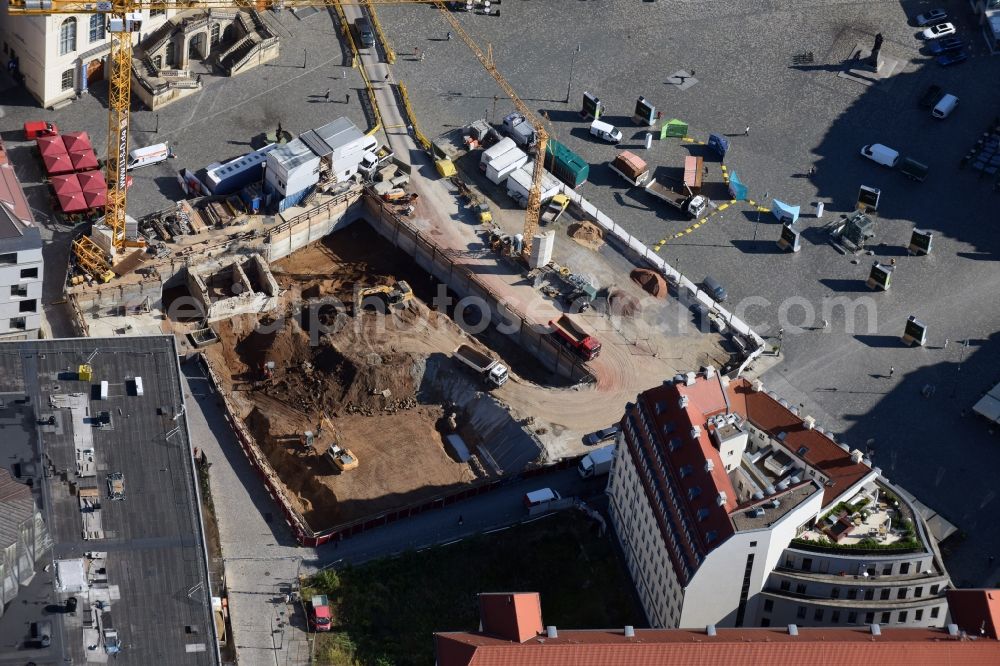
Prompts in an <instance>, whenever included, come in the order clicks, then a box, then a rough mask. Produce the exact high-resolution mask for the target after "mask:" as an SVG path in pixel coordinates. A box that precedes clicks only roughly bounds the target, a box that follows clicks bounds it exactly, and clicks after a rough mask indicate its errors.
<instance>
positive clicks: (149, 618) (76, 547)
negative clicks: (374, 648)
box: [0, 336, 219, 665]
mask: <svg viewBox="0 0 1000 666" xmlns="http://www.w3.org/2000/svg"><path fill="white" fill-rule="evenodd" d="M86 362H89V363H90V365H91V366H92V368H93V378H92V380H91V381H81V380H80V379H79V378H78V376H77V369H78V367H79V365H80V364H82V363H86ZM136 376H139V377H142V383H143V395H142V396H138V395H136V391H135V390H134V384H133V382H132V381H131V379H132V378H134V377H136ZM102 381H106V382H108V391H107V399H101V391H100V384H101V382H102ZM0 391H2V393H0V399H2V400H4V402H5V404H7V405H10V404H12V403H17V402H19V403H20V404H21V405H23V408H24V411H25V417H26V418H25V419H24V422H25V423H31V424H33V425H34V430H35V434H36V436H37V441H38V442H39V445H38V446H39V448H40V449H41V455H40V456H39V455H38V453H37V451H38V450H37V449H35V451H34V452H33V453H32V457H33V459H34V461H35V462H36V467H37V469H38V475H39V478H37V479H36V480H35V487H36V489H39V491H40V492H41V504H42V505H43V507H44V509H43V518H44V520H45V523H46V526H47V529H48V532H49V534H50V536H51V539H52V551H51V553H50V554H48V555H46V556H44V557H43V558H42V560H41V561H40V563H39V564H40V565H41V564H44V563H45V562H46V561H50V560H64V559H75V558H84V557H85V556H86V554H87V553H95V552H98V553H99V552H104V553H106V557H105V559H104V560H103V562H100V563H99V564H95V568H94V570H92V571H91V577H92V578H97V579H100V578H105V577H106V579H107V583H106V586H104V585H102V584H101V583H100V582H99V581H93V580H92V582H91V589H90V593H89V597H88V593H87V592H83V593H77V594H76V596H77V597H78V599H79V606H78V611H77V613H76V614H75V615H71V614H52V615H49V616H47V619H50V620H52V621H54V622H56V623H59V624H61V628H62V630H61V632H60V631H59V630H56V632H55V633H56V634H57V635H58V638H59V639H61V640H57V637H56V636H54V637H53V649H56V650H57V653H56V654H54V655H52V656H55V657H58V658H61V659H62V660H68V661H72V663H86V662H87V661H88V656H90V657H91V658H93V657H94V652H93V651H88V649H87V642H88V641H89V640H90V639H89V638H87V639H85V633H84V632H85V628H84V627H85V624H84V619H85V618H88V617H90V613H91V609H92V608H94V607H95V606H94V601H95V599H97V598H100V599H109V600H110V607H109V608H105V609H104V610H103V612H100V611H99V612H100V622H102V624H103V626H104V627H113V628H115V629H117V630H118V633H119V637H120V639H121V642H122V651H121V652H120V653H119V654H118V656H117V659H116V662H117V663H125V664H129V663H132V664H211V665H214V664H218V663H219V659H218V656H217V655H218V653H217V648H216V645H217V642H216V639H215V630H214V623H213V621H212V612H211V598H210V591H209V590H210V587H209V580H208V571H207V563H206V559H205V558H206V555H205V544H204V539H203V534H202V525H201V519H200V511H199V505H198V499H197V490H196V486H195V479H196V475H195V469H194V464H193V460H192V456H191V443H190V440H189V435H188V431H187V423H186V420H185V418H184V416H183V404H184V403H183V393H182V390H181V384H180V377H179V372H178V366H177V352H176V348H175V346H174V340H173V338H172V337H171V336H152V337H121V338H108V339H95V338H79V339H66V340H45V341H27V342H6V343H0ZM74 393H75V394H83V395H84V396H86V399H85V402H86V404H87V408H86V412H89V415H87V414H86V412H84V413H83V414H81V415H80V416H79V418H76V419H75V418H74V417H73V414H72V413H71V410H70V409H68V408H58V407H53V403H52V398H53V397H54V396H62V398H57V401H59V402H62V403H66V402H67V396H68V395H70V394H74ZM102 412H107V413H108V414H109V415H110V420H111V424H110V428H107V427H98V423H97V419H98V418H99V417H100V415H101V413H102ZM78 414H80V413H79V412H78ZM50 417H54V422H48V419H49V418H50ZM175 417H176V418H175ZM80 421H82V422H80ZM39 422H41V425H35V424H38V423H39ZM81 428H83V429H86V430H87V431H89V432H88V434H89V435H90V437H89V438H88V437H80V436H79V434H80V433H77V435H78V436H77V437H76V438H74V430H77V429H81ZM90 441H92V442H93V443H92V444H89V443H88V442H90ZM74 442H76V444H75V443H74ZM81 446H92V447H93V452H92V455H93V458H94V462H93V465H92V467H93V469H94V470H96V474H94V475H92V476H82V477H81V476H78V475H77V462H78V452H77V448H78V447H81ZM115 472H121V473H122V475H123V476H124V481H125V500H124V501H113V500H110V499H109V498H108V475H109V474H112V473H115ZM90 488H93V489H96V492H97V495H98V497H99V499H100V505H101V506H100V511H101V516H100V517H101V524H102V526H103V530H104V534H103V537H104V538H96V539H90V540H84V539H83V535H82V530H83V520H82V515H81V513H80V497H79V496H80V494H81V492H83V493H85V492H86V490H87V489H90ZM98 566H100V567H103V568H104V571H100V570H99V569H97V568H96V567H98ZM67 596H69V595H68V594H58V595H56V597H55V600H61V599H64V598H65V597H67ZM0 626H2V618H0ZM58 650H61V652H62V654H61V655H59V654H58ZM101 656H103V651H102V655H101Z"/></svg>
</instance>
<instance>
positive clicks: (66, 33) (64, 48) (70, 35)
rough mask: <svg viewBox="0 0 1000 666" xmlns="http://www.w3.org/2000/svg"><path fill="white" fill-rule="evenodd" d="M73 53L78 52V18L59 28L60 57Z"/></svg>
mask: <svg viewBox="0 0 1000 666" xmlns="http://www.w3.org/2000/svg"><path fill="white" fill-rule="evenodd" d="M73 51H76V17H74V16H70V17H69V18H68V19H66V20H65V21H63V22H62V25H60V26H59V55H66V54H67V53H72V52H73ZM63 76H64V78H65V75H63ZM63 90H65V88H63Z"/></svg>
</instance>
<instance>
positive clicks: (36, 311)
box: [0, 141, 43, 340]
mask: <svg viewBox="0 0 1000 666" xmlns="http://www.w3.org/2000/svg"><path fill="white" fill-rule="evenodd" d="M42 269H43V266H42V237H41V234H40V233H39V231H38V227H37V226H35V223H34V220H33V219H32V216H31V209H30V207H29V206H28V201H27V199H26V198H25V196H24V191H23V190H22V189H21V184H20V182H18V180H17V176H16V175H15V173H14V167H13V166H12V165H11V164H10V163H9V162H8V161H7V154H6V152H5V151H4V147H3V142H2V141H0V340H26V339H34V338H37V337H38V331H39V329H40V328H41V325H42V306H41V303H42V272H43V270H42Z"/></svg>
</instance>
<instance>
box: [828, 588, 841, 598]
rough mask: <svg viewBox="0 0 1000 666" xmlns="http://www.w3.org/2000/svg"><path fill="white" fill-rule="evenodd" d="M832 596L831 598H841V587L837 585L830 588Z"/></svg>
mask: <svg viewBox="0 0 1000 666" xmlns="http://www.w3.org/2000/svg"><path fill="white" fill-rule="evenodd" d="M830 598H831V599H839V598H840V588H839V587H835V588H833V589H832V590H830Z"/></svg>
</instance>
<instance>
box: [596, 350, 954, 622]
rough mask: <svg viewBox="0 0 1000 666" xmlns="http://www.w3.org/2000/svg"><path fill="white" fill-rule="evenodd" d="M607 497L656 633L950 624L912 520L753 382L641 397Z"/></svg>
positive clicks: (692, 385)
mask: <svg viewBox="0 0 1000 666" xmlns="http://www.w3.org/2000/svg"><path fill="white" fill-rule="evenodd" d="M755 417H756V418H757V422H755V423H754V422H753V419H754V418H755ZM720 470H721V471H722V472H721V474H720ZM608 495H609V498H610V507H609V511H610V515H611V522H612V525H613V526H614V529H615V532H616V534H617V536H618V539H619V542H620V544H621V546H622V550H623V551H624V554H625V559H626V564H627V566H628V569H629V572H630V574H631V576H632V579H633V581H634V583H635V586H636V589H637V592H638V595H639V598H640V600H641V603H642V605H643V608H644V609H645V612H646V615H647V619H648V620H649V622H650V624H651V626H653V627H658V628H660V627H663V628H668V627H703V626H707V625H719V626H771V625H775V626H777V625H783V624H798V625H803V626H809V625H813V626H831V625H860V624H873V623H883V624H893V625H903V626H943V625H944V624H945V622H946V614H947V600H946V598H945V592H946V590H947V589H948V587H950V585H951V582H950V579H949V577H948V574H947V572H946V571H945V569H944V567H943V564H942V561H941V557H940V553H939V552H938V551H937V547H936V543H935V541H934V538H933V536H932V535H931V534H930V533H929V532H928V530H927V529H926V525H924V523H923V520H922V519H921V518H920V517H919V514H918V513H917V512H916V511H915V510H914V508H913V507H912V506H910V504H909V503H907V502H906V501H905V500H904V499H903V497H904V496H903V494H902V493H901V492H899V491H898V489H893V488H892V487H891V486H889V485H888V483H887V482H885V481H884V479H881V477H880V474H879V470H878V469H877V468H872V467H871V465H870V461H868V460H866V459H863V458H862V457H861V455H860V454H859V453H858V452H856V451H853V452H852V451H847V450H844V448H843V447H841V446H840V445H838V444H836V443H835V442H834V441H833V440H832V439H831V438H829V436H827V435H825V434H824V433H822V432H818V431H816V430H815V428H814V423H813V422H811V421H810V420H805V419H799V418H798V417H797V416H796V415H794V414H792V413H791V412H790V411H788V410H787V409H786V408H785V407H783V406H782V405H781V404H780V403H779V402H778V401H777V400H776V399H773V398H772V397H771V396H768V395H767V394H766V393H764V392H763V389H762V387H760V386H753V387H751V385H750V384H749V383H747V382H746V381H744V380H736V381H735V382H732V383H730V382H729V381H728V380H727V379H725V378H723V377H720V376H718V375H717V374H715V373H714V372H713V371H711V370H710V371H709V372H707V373H705V374H704V375H700V376H694V374H693V373H689V374H688V376H687V377H686V378H685V379H684V381H675V382H671V383H667V384H664V385H663V386H661V387H657V388H655V389H651V390H649V391H647V392H645V393H643V394H642V395H640V396H639V397H638V398H637V400H636V402H635V403H634V404H629V405H628V407H627V408H626V413H625V417H624V418H623V420H622V431H621V434H620V436H619V440H618V443H617V445H616V449H615V459H614V463H613V465H612V470H611V474H610V478H609V482H608ZM862 516H863V518H862ZM883 516H884V517H885V518H884V520H885V521H886V522H885V524H884V527H885V529H884V530H882V531H881V532H879V528H878V527H877V525H879V522H878V521H880V520H883ZM866 521H867V522H866ZM868 522H870V523H871V524H872V525H873V526H875V527H871V528H869V525H868ZM890 522H891V523H892V526H893V527H892V529H890V527H889V523H890ZM897 528H898V529H897ZM838 530H839V531H838ZM869 534H871V536H869Z"/></svg>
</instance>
